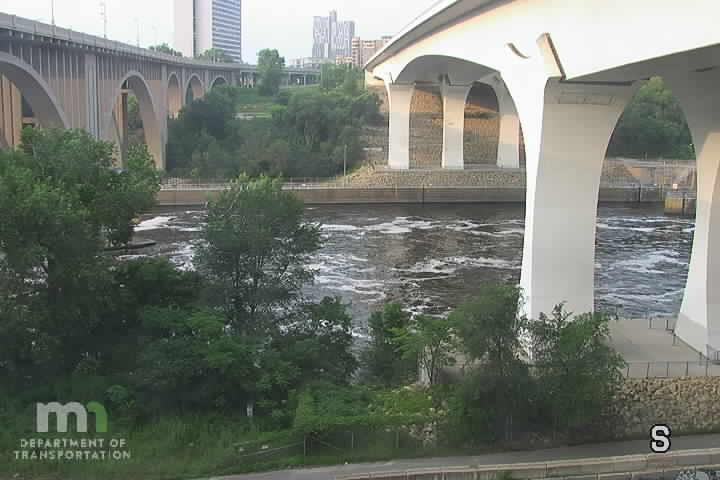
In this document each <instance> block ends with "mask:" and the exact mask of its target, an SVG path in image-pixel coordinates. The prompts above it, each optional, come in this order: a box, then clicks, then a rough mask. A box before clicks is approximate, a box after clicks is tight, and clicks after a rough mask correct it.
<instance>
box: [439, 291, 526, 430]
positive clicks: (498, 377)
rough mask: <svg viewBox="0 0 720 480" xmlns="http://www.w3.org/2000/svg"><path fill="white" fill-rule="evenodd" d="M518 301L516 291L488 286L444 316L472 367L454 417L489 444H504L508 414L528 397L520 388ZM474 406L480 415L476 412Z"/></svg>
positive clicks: (522, 322) (520, 318)
mask: <svg viewBox="0 0 720 480" xmlns="http://www.w3.org/2000/svg"><path fill="white" fill-rule="evenodd" d="M521 298H522V296H521V292H520V289H519V288H517V287H513V286H508V285H502V284H498V285H488V286H485V287H483V289H482V290H481V291H480V293H479V295H478V297H477V298H476V299H475V300H473V301H472V302H470V303H468V304H466V305H464V306H461V307H460V308H459V309H457V310H456V311H454V312H453V313H452V314H451V315H450V322H452V324H453V326H454V328H455V331H456V332H457V335H458V337H459V339H460V341H461V345H462V349H463V351H464V353H465V355H466V357H467V360H469V361H470V362H474V363H475V364H476V365H477V367H476V368H477V370H476V371H475V373H473V374H472V375H470V376H469V377H468V380H467V382H466V384H465V388H464V389H463V390H462V394H463V397H462V398H463V400H464V402H463V405H462V406H459V407H458V408H457V410H458V413H460V412H464V415H466V416H469V417H470V419H474V424H475V425H477V423H480V425H481V426H482V427H481V429H484V430H486V431H487V432H491V433H493V437H492V438H493V439H494V440H505V439H506V438H507V435H508V433H509V425H510V422H511V421H512V420H511V419H512V417H513V414H514V413H515V412H518V411H522V409H523V408H522V407H523V406H524V405H525V406H527V403H526V401H527V400H528V397H529V395H528V391H527V390H525V391H523V388H522V387H523V386H528V385H529V383H530V382H529V380H528V371H527V366H526V365H525V363H524V362H523V353H524V352H523V343H522V338H523V335H524V333H525V331H526V330H525V329H526V325H527V319H526V318H525V317H524V316H522V315H521V314H520V312H519V309H518V307H519V305H520V299H521ZM478 405H484V409H482V410H480V411H478V410H477V406H478ZM478 415H480V417H481V418H478ZM461 422H462V421H461Z"/></svg>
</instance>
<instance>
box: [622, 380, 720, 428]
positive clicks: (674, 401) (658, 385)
mask: <svg viewBox="0 0 720 480" xmlns="http://www.w3.org/2000/svg"><path fill="white" fill-rule="evenodd" d="M617 400H618V403H617V405H618V409H619V411H618V412H617V415H618V417H617V420H618V423H617V427H616V428H617V429H618V431H617V436H618V437H631V436H647V435H648V432H650V428H651V427H652V426H653V425H655V424H658V423H664V424H666V425H668V426H670V428H671V429H672V432H673V435H676V434H682V433H696V432H708V431H718V430H720V377H678V378H644V379H632V378H631V379H627V380H625V382H624V383H623V386H622V389H621V391H620V394H619V395H618V398H617Z"/></svg>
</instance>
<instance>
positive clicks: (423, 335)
mask: <svg viewBox="0 0 720 480" xmlns="http://www.w3.org/2000/svg"><path fill="white" fill-rule="evenodd" d="M394 342H395V343H396V345H397V348H398V350H400V352H402V355H403V357H404V358H406V359H409V360H412V361H416V362H418V365H419V366H420V370H421V372H422V373H423V374H424V375H426V376H427V380H428V382H429V383H430V385H436V384H437V383H438V381H439V380H440V373H441V371H442V369H443V368H444V367H448V366H451V365H454V364H455V356H454V355H456V353H457V351H456V348H455V339H454V336H453V332H452V328H451V327H450V323H449V322H448V321H447V319H445V318H438V317H431V316H429V315H418V316H417V317H416V318H415V319H413V322H412V323H411V325H410V328H406V329H398V330H396V331H395V339H394Z"/></svg>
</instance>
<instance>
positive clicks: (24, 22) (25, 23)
mask: <svg viewBox="0 0 720 480" xmlns="http://www.w3.org/2000/svg"><path fill="white" fill-rule="evenodd" d="M0 28H4V29H7V30H13V31H16V32H22V33H27V34H32V35H38V36H43V37H48V38H53V39H57V40H64V41H67V42H75V43H78V44H82V45H87V46H92V47H95V48H102V49H106V50H113V51H117V52H122V53H129V54H132V55H138V56H143V57H149V58H154V59H157V60H162V61H164V62H167V63H179V64H188V65H191V66H194V67H202V68H210V69H215V70H217V69H224V70H238V69H240V70H247V71H256V70H257V66H256V65H249V64H244V63H213V62H208V61H204V60H196V59H194V58H188V57H176V56H174V55H169V54H167V53H162V52H157V51H154V50H149V49H146V48H140V47H137V46H135V45H130V44H127V43H122V42H118V41H116V40H109V39H107V38H101V37H98V36H96V35H90V34H87V33H82V32H76V31H74V30H71V29H69V28H62V27H58V26H56V25H50V24H47V23H43V22H38V21H35V20H30V19H29V18H23V17H18V16H17V15H9V14H7V13H2V12H0ZM285 71H286V72H288V73H297V74H301V73H308V74H319V73H320V70H313V69H301V68H286V69H285Z"/></svg>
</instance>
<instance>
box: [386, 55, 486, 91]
mask: <svg viewBox="0 0 720 480" xmlns="http://www.w3.org/2000/svg"><path fill="white" fill-rule="evenodd" d="M397 71H398V73H397V75H395V76H394V78H393V79H392V80H393V81H394V82H398V83H407V82H434V83H437V82H440V81H442V80H443V79H446V80H447V81H448V83H449V84H451V85H468V84H471V83H472V82H475V81H483V80H484V79H485V78H489V77H490V76H492V75H495V74H498V71H497V70H495V69H494V68H492V67H489V66H485V65H482V64H479V63H475V62H471V61H469V60H464V59H462V58H457V57H452V56H447V55H434V54H433V55H421V56H419V57H415V58H413V59H412V60H410V61H408V62H407V63H405V64H404V65H402V66H401V67H400V68H398V69H397ZM445 76H446V77H447V78H445Z"/></svg>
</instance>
